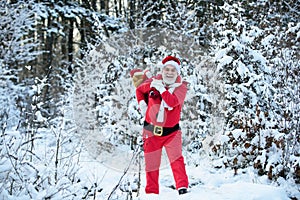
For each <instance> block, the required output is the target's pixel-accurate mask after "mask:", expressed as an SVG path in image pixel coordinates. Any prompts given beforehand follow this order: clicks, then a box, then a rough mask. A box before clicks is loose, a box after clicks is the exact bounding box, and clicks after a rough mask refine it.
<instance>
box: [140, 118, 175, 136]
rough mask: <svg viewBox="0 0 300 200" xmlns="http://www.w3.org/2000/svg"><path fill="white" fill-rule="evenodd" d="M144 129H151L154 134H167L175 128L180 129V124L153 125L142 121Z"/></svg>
mask: <svg viewBox="0 0 300 200" xmlns="http://www.w3.org/2000/svg"><path fill="white" fill-rule="evenodd" d="M144 129H146V130H148V131H151V132H152V133H153V134H154V135H156V136H167V135H170V134H171V133H173V132H175V131H177V130H180V126H179V124H176V125H175V126H173V127H162V126H154V125H152V124H149V123H148V122H146V121H144Z"/></svg>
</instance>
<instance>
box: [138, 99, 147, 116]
mask: <svg viewBox="0 0 300 200" xmlns="http://www.w3.org/2000/svg"><path fill="white" fill-rule="evenodd" d="M139 106H140V110H141V113H142V115H143V116H145V114H146V111H147V108H148V105H147V104H146V102H145V101H144V100H141V101H140V103H139Z"/></svg>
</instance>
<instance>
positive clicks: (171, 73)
mask: <svg viewBox="0 0 300 200" xmlns="http://www.w3.org/2000/svg"><path fill="white" fill-rule="evenodd" d="M177 76H178V72H177V70H176V68H175V67H174V66H172V65H167V66H165V67H164V68H163V70H162V78H163V81H164V82H165V83H166V84H167V85H170V84H173V83H175V81H176V78H177Z"/></svg>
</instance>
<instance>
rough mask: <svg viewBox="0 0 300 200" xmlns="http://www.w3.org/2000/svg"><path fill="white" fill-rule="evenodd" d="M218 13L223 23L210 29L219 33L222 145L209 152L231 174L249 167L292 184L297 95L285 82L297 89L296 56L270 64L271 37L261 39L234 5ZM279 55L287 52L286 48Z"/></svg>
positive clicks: (295, 166)
mask: <svg viewBox="0 0 300 200" xmlns="http://www.w3.org/2000/svg"><path fill="white" fill-rule="evenodd" d="M223 9H224V11H225V12H224V13H225V15H224V18H223V19H222V20H220V21H218V22H217V23H216V24H215V28H216V32H218V34H219V35H218V37H216V41H215V45H216V54H215V61H216V63H217V65H218V72H219V73H220V76H221V77H222V79H223V81H224V84H225V86H224V93H225V107H224V114H225V119H226V121H225V126H224V136H223V141H221V142H220V143H219V144H215V145H214V146H213V148H212V152H213V153H214V154H216V155H218V157H221V160H222V162H223V165H224V166H225V167H232V168H233V169H235V173H237V169H239V168H245V167H250V166H253V167H254V168H255V169H257V172H258V174H259V175H267V176H268V178H269V179H272V180H277V178H278V177H284V178H287V176H293V177H294V178H295V179H298V175H297V173H298V171H299V154H298V153H295V151H296V152H297V151H298V150H297V149H299V141H297V139H296V137H295V135H296V134H297V132H298V131H299V123H297V122H298V121H299V120H298V117H297V116H298V113H299V112H298V106H296V105H298V100H299V94H298V93H299V92H298V91H299V90H297V89H293V86H291V85H290V86H287V85H288V82H289V80H291V82H293V83H292V84H293V85H295V86H296V87H297V88H298V85H299V84H298V82H299V80H298V79H299V78H295V77H296V75H295V72H296V71H298V69H295V67H296V66H299V63H298V65H297V64H296V63H297V62H298V61H296V62H295V61H294V62H293V61H292V60H297V59H296V57H294V58H292V57H293V56H296V55H295V54H293V56H291V57H289V58H287V59H286V60H285V61H283V59H282V58H280V57H278V56H277V57H276V59H274V56H273V55H274V54H272V55H271V54H269V51H273V53H274V52H276V51H277V50H276V49H278V48H280V47H279V46H278V44H280V42H279V41H277V43H276V42H275V41H274V38H275V37H274V35H273V36H272V35H270V37H268V38H262V37H261V36H262V35H265V34H266V33H268V31H266V32H265V30H262V29H260V28H259V27H257V26H253V25H252V24H250V23H249V21H248V22H247V21H246V20H245V18H244V16H245V15H244V11H245V10H244V9H242V8H241V6H240V5H239V4H233V5H229V4H225V5H224V6H223ZM229 13H230V14H229ZM244 20H245V21H244ZM296 29H297V28H296V27H294V29H293V28H290V29H289V31H291V30H293V31H295V30H296ZM273 33H276V32H273ZM294 36H295V35H294ZM289 39H291V37H289ZM293 41H295V42H296V40H293ZM291 48H294V47H291ZM258 49H259V50H258ZM284 51H285V52H289V50H288V48H287V49H285V50H284ZM282 52H283V51H282ZM292 52H293V51H292ZM276 61H281V62H280V63H279V64H278V62H276ZM288 61H290V62H293V63H291V64H287V63H286V62H288ZM283 63H285V64H287V65H285V64H283ZM288 66H291V69H289V67H288ZM296 68H297V67H296ZM274 75H275V76H274ZM276 77H277V78H276ZM287 77H289V78H288V79H286V78H287ZM297 77H298V76H297ZM281 84H283V85H281ZM289 90H290V91H289ZM296 91H297V92H296ZM290 94H293V98H291V96H290ZM295 106H296V107H295ZM290 109H291V110H290ZM292 110H293V111H292ZM294 112H295V114H292V113H294ZM294 117H295V118H294ZM294 123H296V124H298V125H296V124H294ZM292 124H294V125H295V126H293V125H292ZM282 125H283V126H282ZM290 125H292V126H290ZM225 137H226V139H224V138H225ZM290 158H292V159H290Z"/></svg>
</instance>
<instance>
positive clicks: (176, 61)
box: [162, 56, 180, 73]
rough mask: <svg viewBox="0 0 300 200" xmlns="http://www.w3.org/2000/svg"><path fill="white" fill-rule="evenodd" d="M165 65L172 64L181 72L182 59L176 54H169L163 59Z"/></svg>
mask: <svg viewBox="0 0 300 200" xmlns="http://www.w3.org/2000/svg"><path fill="white" fill-rule="evenodd" d="M162 64H163V67H166V66H167V65H172V66H174V67H175V68H176V70H177V72H178V73H180V60H179V59H178V58H176V57H174V56H167V57H165V58H164V59H163V60H162Z"/></svg>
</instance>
